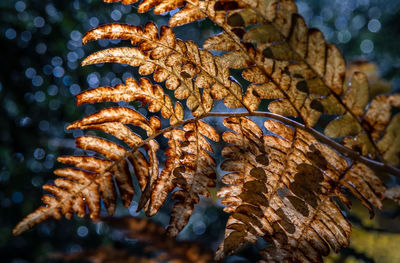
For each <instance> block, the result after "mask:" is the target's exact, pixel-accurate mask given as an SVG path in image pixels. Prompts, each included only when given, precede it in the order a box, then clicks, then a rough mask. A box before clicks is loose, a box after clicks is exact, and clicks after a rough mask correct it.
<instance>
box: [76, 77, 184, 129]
mask: <svg viewBox="0 0 400 263" xmlns="http://www.w3.org/2000/svg"><path fill="white" fill-rule="evenodd" d="M125 82H126V84H125V85H123V84H118V85H116V86H115V87H113V88H110V87H99V88H95V89H91V90H87V91H85V92H82V93H81V94H79V95H77V96H76V97H77V105H81V104H84V103H95V102H103V101H113V102H119V101H126V102H131V101H135V100H137V101H140V102H142V103H143V105H146V104H148V109H149V111H150V112H158V111H161V116H162V117H163V118H166V119H170V124H171V125H173V124H176V123H177V122H180V121H182V120H183V117H184V111H183V108H182V105H181V104H180V103H179V102H178V103H176V104H175V107H174V105H173V103H172V100H171V98H170V97H169V96H168V95H166V94H165V92H164V90H163V89H162V88H161V87H160V86H158V85H153V84H152V83H151V82H150V81H149V80H148V79H145V78H141V79H140V81H139V83H137V81H136V80H135V79H132V78H127V79H126V81H125Z"/></svg>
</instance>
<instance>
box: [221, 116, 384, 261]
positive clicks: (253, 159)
mask: <svg viewBox="0 0 400 263" xmlns="http://www.w3.org/2000/svg"><path fill="white" fill-rule="evenodd" d="M224 125H225V126H226V127H228V128H229V129H231V130H233V132H231V131H228V132H225V133H224V134H223V139H224V141H225V142H227V143H230V144H231V145H230V146H227V147H225V148H224V149H223V151H222V154H223V156H224V157H226V158H228V159H227V160H226V161H224V162H223V163H222V164H221V169H222V170H224V171H229V172H230V173H228V174H227V175H225V176H224V177H223V182H224V183H225V184H227V186H225V187H222V188H221V189H220V191H219V192H218V196H219V197H221V198H223V200H222V203H223V204H225V205H227V207H226V208H225V209H224V210H225V211H226V212H229V213H231V216H230V217H229V219H228V222H227V227H226V233H225V241H224V243H223V244H222V245H221V246H220V247H219V249H218V251H217V259H220V258H223V257H224V256H226V255H229V254H231V253H233V252H234V251H236V250H238V249H239V248H240V247H241V246H242V245H243V244H244V243H246V242H253V243H254V242H256V241H257V237H262V238H264V239H265V240H266V241H268V242H270V243H271V244H273V246H272V247H269V248H267V249H266V250H265V251H264V252H263V254H264V256H265V259H266V260H268V262H270V261H271V262H279V260H282V261H283V262H295V261H300V262H322V256H326V255H327V254H329V250H330V249H329V247H330V248H332V249H333V250H334V251H339V249H340V248H341V247H343V246H347V245H348V242H349V237H350V232H351V227H350V223H349V222H348V221H347V220H346V219H345V218H344V216H343V215H342V213H341V211H340V209H339V208H338V207H337V205H336V204H335V203H334V202H333V200H332V197H333V196H337V197H339V199H340V200H341V201H342V202H344V203H345V204H347V205H349V204H350V202H349V200H348V199H347V198H346V197H345V196H344V195H343V194H342V193H341V192H340V187H346V188H348V189H349V190H350V191H351V192H352V193H353V194H354V195H355V196H356V197H357V198H358V199H360V201H361V202H362V203H363V204H364V205H365V206H366V207H367V208H368V209H369V210H370V212H371V213H373V208H372V206H371V204H373V205H374V206H376V207H378V208H380V207H381V206H382V202H381V201H382V199H383V198H384V196H383V193H384V191H385V187H384V186H383V184H382V182H381V181H380V180H379V178H378V177H377V176H376V175H375V174H374V172H373V171H372V170H370V169H369V168H368V167H367V166H365V165H364V164H361V163H350V164H349V163H348V162H347V160H346V159H344V158H343V157H341V156H340V155H339V154H338V153H336V152H335V151H334V150H332V149H331V148H329V147H328V146H326V145H323V144H320V143H318V142H317V141H316V139H315V138H314V137H312V136H311V135H310V134H308V133H306V132H304V131H302V130H299V129H292V128H290V127H288V126H285V125H283V124H282V123H280V122H277V121H273V120H268V121H266V122H265V127H266V128H267V129H268V130H269V131H270V132H272V133H273V135H263V132H262V130H261V129H260V128H259V127H258V125H257V124H256V123H254V122H253V121H251V120H249V119H247V118H227V119H225V120H224ZM289 251H290V253H288V252H289ZM285 260H286V261H285Z"/></svg>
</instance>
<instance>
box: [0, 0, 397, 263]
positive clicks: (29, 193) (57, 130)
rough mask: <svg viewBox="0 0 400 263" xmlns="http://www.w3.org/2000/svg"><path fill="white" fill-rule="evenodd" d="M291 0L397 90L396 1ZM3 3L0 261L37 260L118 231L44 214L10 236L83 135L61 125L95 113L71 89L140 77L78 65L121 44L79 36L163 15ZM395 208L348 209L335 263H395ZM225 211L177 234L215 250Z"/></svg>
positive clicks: (36, 0) (200, 214)
mask: <svg viewBox="0 0 400 263" xmlns="http://www.w3.org/2000/svg"><path fill="white" fill-rule="evenodd" d="M297 3H298V5H299V10H300V13H301V14H302V15H303V16H304V17H305V18H306V20H307V22H308V24H309V25H310V26H313V27H317V28H319V29H321V30H322V31H323V32H324V34H325V36H326V38H327V39H328V41H329V42H331V43H335V44H337V45H338V46H339V47H340V49H341V50H342V51H343V53H344V56H345V57H346V59H348V60H349V61H350V60H354V59H364V60H368V61H373V62H375V63H376V64H377V65H378V68H379V71H380V74H381V76H383V77H384V78H385V79H387V80H388V81H390V82H391V83H392V85H393V87H394V89H396V90H399V89H400V70H399V68H400V49H399V48H398V43H400V23H398V18H399V17H400V0H346V1H343V0H310V1H305V0H304V1H297ZM0 10H1V15H0V39H1V42H0V47H1V51H2V52H1V58H2V60H1V61H3V63H2V66H1V68H2V70H1V75H0V100H1V105H0V125H1V129H0V258H1V259H2V262H13V263H22V262H33V261H37V262H43V261H46V260H45V258H46V255H47V254H48V253H50V252H56V251H61V252H68V253H69V252H76V251H80V250H82V248H89V247H97V246H99V245H101V244H102V245H107V244H110V243H113V240H114V239H115V237H114V236H113V235H111V234H109V230H108V227H107V226H105V225H104V224H101V223H99V224H92V223H89V222H88V221H87V220H86V219H73V220H71V221H67V220H63V221H60V222H57V223H55V222H53V221H50V222H48V223H45V224H42V225H40V226H38V227H36V228H35V229H34V230H32V231H30V232H28V233H25V234H23V235H22V236H19V237H12V235H11V229H12V227H13V226H14V225H15V224H16V223H17V222H18V221H19V220H20V219H21V218H22V217H23V216H25V215H26V214H27V213H28V212H31V211H32V210H33V209H34V207H37V206H39V205H40V196H41V195H42V191H41V188H40V187H41V185H42V184H43V183H45V182H47V181H48V180H51V179H52V178H53V175H52V173H51V171H52V170H53V169H54V167H55V166H57V164H56V163H55V159H56V157H57V156H59V155H62V154H72V153H74V151H75V150H74V141H73V138H74V137H76V136H80V135H82V134H81V133H80V131H76V132H73V133H72V132H69V131H65V129H64V127H65V126H66V124H67V123H70V122H72V121H74V120H76V119H78V118H80V117H82V116H83V115H86V114H89V113H92V112H94V111H95V110H96V105H87V106H80V107H79V108H76V107H75V105H74V104H75V101H74V97H73V96H74V95H76V94H78V93H79V92H80V91H81V90H84V89H87V88H93V87H97V86H99V85H102V86H107V85H115V84H117V83H120V82H122V80H124V79H125V78H127V77H130V76H135V77H136V76H137V72H136V71H135V70H133V69H131V68H129V67H124V66H120V65H100V66H91V67H87V68H84V69H82V68H80V67H79V62H80V61H81V60H82V58H83V57H85V56H86V55H88V54H90V53H91V52H92V51H93V50H99V49H100V48H103V47H106V46H108V45H109V44H110V42H112V43H113V44H119V43H120V42H119V41H99V42H98V43H91V44H89V45H88V47H85V48H83V47H82V45H81V42H80V40H81V37H82V34H84V32H86V31H88V30H89V29H90V28H93V27H95V26H97V25H100V24H105V23H110V22H113V21H119V22H126V23H130V24H144V23H146V22H147V21H149V20H153V21H155V22H156V23H157V24H158V25H164V24H166V23H167V19H166V17H163V16H153V15H152V13H149V14H144V15H142V14H141V15H138V14H137V13H136V12H135V5H134V6H123V5H121V4H104V3H103V2H102V1H100V0H70V1H49V0H24V1H22V0H19V1H15V0H2V1H0ZM175 32H176V33H177V36H178V37H180V38H183V39H192V40H194V41H196V42H198V43H199V44H201V43H202V42H203V41H204V39H205V38H206V37H207V36H209V35H210V34H213V33H215V32H218V31H217V29H216V28H215V27H214V26H213V25H212V23H210V22H208V21H204V22H201V23H197V22H196V23H193V24H191V25H187V26H183V27H180V28H177V29H176V30H175ZM120 44H121V45H124V44H126V43H120ZM121 105H123V104H121ZM75 153H79V152H77V151H75ZM136 201H137V200H136ZM356 205H357V202H355V206H356ZM136 206H137V202H135V201H134V202H132V207H131V209H129V210H128V211H127V210H124V209H118V211H117V215H124V214H127V213H129V214H131V215H137V213H136V212H135V210H136ZM393 207H394V205H393V204H391V203H390V204H387V205H386V206H385V208H384V210H383V211H382V212H380V213H378V216H377V217H376V219H373V220H367V219H366V218H368V217H367V215H366V214H365V213H366V211H363V210H361V209H359V208H357V207H355V211H354V212H353V211H352V212H351V213H350V212H348V211H347V214H348V216H349V217H350V218H351V219H352V221H353V224H355V225H356V226H357V228H356V229H355V230H354V234H353V238H352V245H351V247H350V248H348V249H345V250H343V252H342V253H341V254H340V255H336V256H334V257H332V260H333V261H331V262H398V261H400V260H399V255H398V250H396V248H395V246H396V244H398V242H399V239H400V237H399V234H392V233H399V232H400V227H399V225H400V224H399V223H398V222H399V210H395V209H394V210H390V211H391V212H387V211H386V210H389V208H392V209H393ZM169 209H170V207H165V208H164V210H162V211H161V212H160V213H159V214H158V215H157V216H156V217H155V220H157V221H159V222H161V223H163V224H164V225H165V224H166V223H167V222H168V212H167V211H169ZM226 218H227V217H226V215H225V214H224V213H223V212H222V210H221V207H220V205H219V204H218V203H217V201H216V200H211V201H204V202H201V204H200V205H199V206H198V207H197V208H196V212H195V215H194V216H193V217H192V219H191V221H190V224H189V226H188V227H186V228H185V229H184V231H183V232H182V233H181V234H180V236H179V238H180V239H197V240H199V241H200V242H202V243H204V244H207V245H209V246H211V248H213V249H215V248H216V245H217V243H218V240H219V239H220V238H221V237H222V231H223V229H224V227H223V226H224V225H225V221H226ZM262 245H263V244H260V246H262ZM253 252H254V249H252V248H251V247H249V248H247V249H245V250H244V251H243V252H242V253H241V255H247V258H248V259H249V260H250V261H254V260H255V259H256V256H254V257H253V256H252V253H253ZM253 254H254V253H253ZM249 255H250V256H249ZM395 258H396V259H397V261H396V260H395ZM231 260H234V259H230V260H228V262H229V261H231Z"/></svg>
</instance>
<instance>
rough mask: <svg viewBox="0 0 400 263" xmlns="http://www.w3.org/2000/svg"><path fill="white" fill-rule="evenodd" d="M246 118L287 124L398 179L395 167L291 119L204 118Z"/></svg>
mask: <svg viewBox="0 0 400 263" xmlns="http://www.w3.org/2000/svg"><path fill="white" fill-rule="evenodd" d="M228 116H229V117H248V116H255V117H265V118H271V119H275V120H278V121H281V122H283V123H285V124H288V125H290V126H292V127H294V128H298V129H302V130H304V131H306V132H308V133H310V134H311V135H313V136H314V137H315V138H316V139H317V140H318V141H320V142H322V143H324V144H326V145H329V146H330V147H332V148H334V149H335V150H337V151H338V152H340V153H341V154H344V155H345V156H347V157H348V158H351V159H352V160H355V161H359V162H361V163H363V164H365V165H368V166H369V167H370V168H372V169H374V170H376V171H380V172H386V173H390V174H393V175H395V176H397V177H400V169H399V168H397V167H394V166H392V165H389V164H386V163H382V162H378V161H375V160H372V159H370V158H367V157H365V156H362V155H360V154H359V153H358V152H356V151H354V150H352V149H350V148H348V147H346V146H344V145H342V144H340V143H338V142H336V141H334V140H332V139H331V138H329V137H327V136H325V135H324V134H322V133H320V132H318V131H317V130H315V129H313V128H310V127H307V126H305V125H303V124H301V123H298V122H296V121H294V120H292V119H289V118H286V117H284V116H281V115H278V114H275V113H271V112H258V111H254V112H244V113H231V112H228V113H223V112H221V113H219V112H209V113H207V114H206V116H204V117H228Z"/></svg>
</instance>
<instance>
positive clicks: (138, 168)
mask: <svg viewBox="0 0 400 263" xmlns="http://www.w3.org/2000/svg"><path fill="white" fill-rule="evenodd" d="M125 124H131V125H134V126H137V127H140V128H142V129H144V130H146V131H147V133H148V135H149V136H150V135H152V134H154V133H155V131H157V130H159V128H160V126H159V125H160V123H159V120H158V119H157V118H154V117H153V118H151V120H150V121H149V120H147V119H146V118H145V117H143V116H142V115H141V114H140V113H138V112H136V111H135V110H133V109H130V108H126V107H111V108H107V109H103V110H101V111H99V112H97V113H94V114H92V115H89V116H87V117H85V118H83V119H82V120H80V121H77V122H74V123H72V124H71V125H69V126H68V127H67V129H98V130H101V131H103V132H106V133H108V134H111V135H113V136H115V137H117V138H118V139H121V140H122V141H123V142H125V143H126V144H127V145H128V146H130V147H132V148H133V149H137V147H139V146H141V145H142V144H143V141H142V139H141V138H140V137H139V136H138V135H136V134H134V133H133V132H132V131H131V129H129V128H128V127H127V126H125ZM76 145H77V147H79V148H81V149H83V150H89V151H93V152H95V153H97V154H99V155H100V156H101V158H97V157H88V156H65V157H60V158H59V159H58V160H59V162H61V163H64V164H68V165H72V166H75V167H76V168H78V169H76V168H63V169H59V170H56V171H55V172H54V173H55V174H56V175H57V176H59V177H60V178H58V179H56V180H55V181H54V185H52V184H46V185H44V186H43V190H45V191H47V192H49V194H50V195H44V197H43V203H44V206H42V207H40V208H39V209H38V210H36V211H35V212H33V213H32V214H30V215H28V216H27V217H26V218H25V219H24V220H22V221H21V222H20V223H19V224H18V225H17V226H16V227H15V229H14V234H19V233H21V232H24V231H26V230H28V229H29V228H31V227H32V226H33V225H36V224H38V223H40V222H43V221H44V220H46V219H48V218H50V217H52V218H56V219H60V218H61V216H62V215H65V216H66V217H67V218H71V216H72V214H73V213H74V212H76V213H77V215H78V216H81V217H82V216H84V215H85V214H86V211H85V209H86V206H87V207H88V210H89V214H90V217H91V218H92V219H97V218H98V216H99V213H100V198H101V199H102V200H103V202H104V204H105V206H106V209H107V211H108V213H109V214H113V213H114V211H115V207H116V188H115V186H114V182H113V178H114V179H115V181H116V184H117V187H118V190H119V192H120V194H121V198H122V200H123V204H124V205H125V206H126V207H129V205H130V203H131V201H132V198H133V194H134V189H133V185H132V177H131V174H130V172H129V167H128V161H130V163H131V164H132V165H133V167H134V170H135V172H136V176H137V178H138V182H139V184H140V186H141V189H142V190H144V188H145V186H146V184H147V181H148V178H153V181H154V180H155V178H157V176H158V160H157V157H156V154H155V152H156V151H157V150H158V144H157V143H156V142H155V141H154V140H150V141H149V142H148V143H147V144H146V147H147V149H148V152H149V154H148V155H149V161H147V160H146V158H145V156H144V155H143V154H142V153H141V152H140V151H137V150H134V151H133V153H132V155H129V154H128V153H129V152H128V149H126V148H125V147H122V146H120V145H118V144H116V143H114V142H111V141H109V140H106V139H102V138H98V137H93V136H83V137H78V138H77V139H76ZM128 156H129V157H130V158H128V159H129V160H128V159H126V157H128ZM153 181H152V180H150V182H149V183H153Z"/></svg>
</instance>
